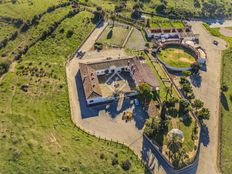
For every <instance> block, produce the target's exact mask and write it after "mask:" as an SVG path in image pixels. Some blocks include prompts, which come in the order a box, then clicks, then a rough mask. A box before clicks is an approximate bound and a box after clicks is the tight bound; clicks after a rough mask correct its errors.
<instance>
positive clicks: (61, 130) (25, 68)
mask: <svg viewBox="0 0 232 174" xmlns="http://www.w3.org/2000/svg"><path fill="white" fill-rule="evenodd" d="M92 17H93V16H92V14H90V13H88V12H81V13H80V14H78V15H76V16H74V17H72V18H68V19H66V20H64V21H63V22H62V23H61V24H60V25H59V27H58V28H57V29H56V31H55V32H54V33H53V35H52V36H50V37H48V38H47V39H45V40H43V41H39V42H37V43H36V44H35V45H34V46H33V47H31V48H30V49H29V51H28V52H27V53H26V54H25V55H24V56H23V57H22V58H21V60H20V61H19V62H17V63H14V64H12V68H11V69H10V72H8V73H7V74H5V76H4V77H3V78H2V79H1V81H0V86H1V87H0V95H1V100H0V141H1V144H2V146H1V149H2V150H1V152H0V168H1V169H0V171H1V173H14V172H15V171H17V172H19V173H31V171H33V172H36V173H48V172H49V173H63V172H70V173H76V172H79V173H111V172H113V173H125V170H128V172H127V173H144V171H145V169H144V166H143V165H141V163H140V162H137V160H138V159H137V157H136V156H135V155H134V154H133V153H132V152H131V151H130V150H128V149H127V148H125V146H122V145H119V144H116V143H112V142H107V141H104V140H98V138H96V137H93V136H89V135H87V134H86V133H84V132H82V131H81V130H79V129H78V128H77V127H76V126H75V125H74V124H73V123H72V121H71V118H70V110H69V102H68V91H67V85H66V75H65V67H64V65H65V61H66V60H67V57H68V56H69V55H70V54H72V53H73V52H74V51H75V49H76V48H77V47H78V46H79V45H80V44H81V42H82V41H83V40H84V39H85V37H86V36H87V35H88V33H89V32H90V31H91V30H92V29H93V27H94V24H93V23H92V22H91V18H92ZM61 31H62V32H61ZM69 31H72V32H73V34H72V36H71V37H67V33H70V32H69ZM29 163H30V165H28V164H29Z"/></svg>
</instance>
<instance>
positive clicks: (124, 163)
mask: <svg viewBox="0 0 232 174" xmlns="http://www.w3.org/2000/svg"><path fill="white" fill-rule="evenodd" d="M121 167H122V169H123V170H126V171H127V170H129V169H130V167H131V163H130V161H129V160H125V161H122V163H121Z"/></svg>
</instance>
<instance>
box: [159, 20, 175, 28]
mask: <svg viewBox="0 0 232 174" xmlns="http://www.w3.org/2000/svg"><path fill="white" fill-rule="evenodd" d="M159 25H160V28H172V25H171V23H170V22H169V21H161V22H160V23H159Z"/></svg>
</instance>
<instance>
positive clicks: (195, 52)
mask: <svg viewBox="0 0 232 174" xmlns="http://www.w3.org/2000/svg"><path fill="white" fill-rule="evenodd" d="M170 45H179V46H181V47H184V48H186V49H189V50H191V51H192V52H193V54H194V55H193V56H194V58H195V60H196V62H197V60H198V58H199V57H200V53H199V51H198V50H197V49H195V48H194V47H192V46H191V45H188V44H183V43H181V42H179V43H177V42H171V41H169V42H165V43H163V44H161V45H160V46H159V47H158V48H157V51H159V50H160V49H161V48H165V47H167V46H170ZM153 54H154V53H153ZM156 58H157V59H158V60H159V62H161V63H162V64H163V65H164V66H165V67H166V68H167V69H168V70H171V71H189V70H191V69H192V67H191V66H189V67H185V68H178V67H173V66H170V65H168V64H166V63H165V62H164V61H162V60H161V59H160V58H159V56H158V55H156Z"/></svg>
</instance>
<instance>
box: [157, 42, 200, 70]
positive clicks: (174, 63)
mask: <svg viewBox="0 0 232 174" xmlns="http://www.w3.org/2000/svg"><path fill="white" fill-rule="evenodd" d="M156 55H157V58H158V60H159V61H160V62H161V63H162V64H163V65H164V66H165V67H166V68H167V69H169V70H172V71H185V70H191V69H192V64H194V63H196V62H197V60H198V59H199V58H200V53H199V51H198V50H197V49H195V48H194V47H193V46H191V45H189V44H186V43H182V42H179V41H178V42H174V41H172V42H170V41H167V42H164V43H161V44H160V45H159V46H158V48H157V51H156Z"/></svg>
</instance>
